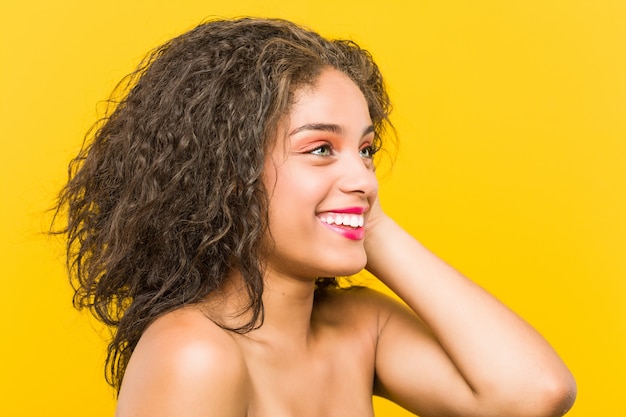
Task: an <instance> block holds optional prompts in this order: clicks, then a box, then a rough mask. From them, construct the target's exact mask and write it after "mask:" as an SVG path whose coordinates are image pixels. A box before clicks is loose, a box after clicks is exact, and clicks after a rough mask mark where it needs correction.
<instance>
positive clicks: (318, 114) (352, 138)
mask: <svg viewBox="0 0 626 417" xmlns="http://www.w3.org/2000/svg"><path fill="white" fill-rule="evenodd" d="M283 127H284V135H280V136H279V138H278V140H277V141H276V145H275V147H274V150H273V151H272V154H271V155H270V157H268V160H267V162H266V169H265V182H266V186H267V187H268V190H269V191H270V231H271V239H272V242H273V244H274V251H273V252H272V255H271V256H269V257H268V259H267V274H266V288H265V292H264V294H263V301H264V306H265V321H264V324H263V326H262V327H260V328H259V329H257V330H254V331H251V332H249V333H247V334H243V335H239V334H235V333H233V332H229V331H227V330H223V329H222V328H220V327H219V326H218V325H217V324H215V322H219V323H223V324H227V325H230V326H234V325H237V324H238V323H241V322H244V321H245V320H246V319H247V317H245V316H241V315H239V314H238V313H239V312H240V311H241V308H242V307H243V306H244V305H245V301H246V300H245V299H244V298H243V295H242V294H243V292H242V291H241V288H242V284H241V278H240V276H239V275H238V273H237V271H233V272H232V274H231V275H230V276H229V277H228V280H227V284H226V285H225V286H224V288H222V290H221V291H220V292H219V293H215V294H211V295H210V296H209V297H207V299H206V302H205V303H203V304H202V305H196V306H188V307H184V308H181V309H179V310H177V311H174V312H171V313H169V314H166V315H164V316H162V317H161V318H159V319H158V320H156V321H155V322H154V323H153V324H152V325H151V326H150V327H149V328H148V329H147V330H146V331H145V333H144V335H143V336H142V338H141V340H140V342H139V344H138V345H137V347H136V349H135V351H134V353H133V356H132V358H131V360H130V363H129V365H128V368H127V370H126V374H125V376H124V381H123V384H122V388H121V391H120V396H119V401H118V408H117V413H116V415H117V416H118V417H139V416H142V417H148V416H150V417H174V416H176V417H209V416H220V417H334V416H337V417H339V416H345V417H354V416H359V417H368V416H373V415H374V414H373V409H372V402H371V396H372V394H375V395H381V396H384V397H387V398H389V399H391V400H392V401H395V402H397V403H398V404H400V405H402V406H403V407H405V408H407V409H408V410H410V411H412V412H414V413H416V414H419V415H420V416H422V417H426V416H464V417H468V416H500V417H502V416H507V417H515V416H523V417H539V416H561V415H563V414H565V412H566V411H567V410H568V409H569V408H570V407H571V405H572V403H573V401H574V398H575V392H576V387H575V382H574V380H573V377H572V375H571V374H570V372H569V371H568V369H567V368H566V366H565V365H564V364H563V362H562V361H561V360H560V359H559V357H558V356H557V354H556V353H555V352H554V351H553V349H552V348H551V347H550V346H549V344H548V343H547V342H546V341H545V340H544V339H543V338H542V337H541V336H540V335H539V334H538V333H537V332H536V331H535V330H533V329H532V327H530V326H529V325H528V324H527V323H525V322H524V321H523V320H522V319H520V318H519V317H518V316H517V315H515V314H514V313H513V312H511V311H510V310H509V309H508V308H506V307H505V306H504V305H502V304H501V303H500V302H498V301H497V300H496V299H494V298H493V297H492V296H490V295H489V294H488V293H487V292H485V291H484V290H483V289H481V288H480V287H478V286H477V285H475V284H474V283H473V282H471V281H470V280H468V279H467V278H465V277H463V276H462V275H461V274H459V273H458V272H456V271H455V270H454V269H452V268H450V267H449V266H447V265H446V264H445V263H443V262H442V261H441V260H439V259H438V258H437V257H436V256H434V255H433V254H431V253H430V252H429V251H428V250H426V249H425V248H424V247H423V246H422V245H421V244H420V243H419V242H418V241H416V240H415V239H414V238H413V237H412V236H410V235H409V234H408V233H406V232H405V231H404V230H403V229H402V228H401V227H400V226H398V225H397V224H396V223H395V222H394V221H393V220H392V219H391V218H389V217H388V216H387V215H386V214H385V213H384V212H383V210H382V209H381V208H380V205H379V204H378V200H377V190H378V185H377V181H376V177H375V175H374V166H373V163H372V159H371V155H372V152H373V151H374V150H373V149H372V147H371V145H372V141H373V139H374V136H373V135H374V133H373V130H372V122H371V120H370V117H369V113H368V110H367V103H366V102H365V99H364V97H363V95H362V94H361V92H360V90H359V89H358V87H357V86H356V85H355V84H354V83H353V82H352V81H351V80H350V79H349V78H348V77H347V76H345V75H344V74H343V73H341V72H338V71H336V70H332V69H328V70H325V71H324V72H323V73H322V74H321V75H320V77H319V79H318V81H317V83H316V84H315V85H314V86H313V87H308V88H304V89H301V90H299V91H297V92H296V100H295V104H294V106H293V109H292V111H291V113H290V114H289V117H288V118H286V120H285V122H284V126H283ZM343 209H350V210H351V211H357V212H358V210H359V209H363V210H365V213H364V216H365V226H364V227H365V237H364V239H362V238H358V237H355V236H354V235H352V234H344V233H342V231H341V228H333V227H328V225H327V224H325V223H327V222H325V221H324V220H323V219H326V218H327V217H328V216H336V215H337V213H336V212H337V211H341V210H343ZM269 238H270V237H268V239H269ZM363 267H366V268H367V269H368V270H369V271H371V272H372V273H373V274H374V275H376V276H377V277H378V278H379V279H380V280H381V281H382V282H384V283H385V284H386V285H387V286H389V287H390V288H391V289H392V290H393V291H394V292H395V293H396V294H397V295H398V296H400V298H401V299H402V300H403V301H404V302H405V303H406V305H404V304H401V303H399V302H397V301H395V300H393V299H392V298H390V297H388V296H385V295H383V294H380V293H377V292H375V291H373V290H371V289H366V288H352V289H347V290H331V291H329V293H328V294H327V295H326V296H324V297H321V298H316V299H314V289H315V286H314V279H315V277H319V276H340V275H347V274H353V273H356V272H358V271H359V270H361V269H362V268H363ZM407 306H408V307H407Z"/></svg>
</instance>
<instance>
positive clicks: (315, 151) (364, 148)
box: [308, 144, 378, 159]
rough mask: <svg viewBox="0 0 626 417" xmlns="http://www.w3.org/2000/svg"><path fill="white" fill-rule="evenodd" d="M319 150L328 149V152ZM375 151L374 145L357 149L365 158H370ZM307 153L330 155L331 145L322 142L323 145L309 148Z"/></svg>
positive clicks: (376, 150)
mask: <svg viewBox="0 0 626 417" xmlns="http://www.w3.org/2000/svg"><path fill="white" fill-rule="evenodd" d="M320 150H325V151H328V154H324V155H322V154H320V153H319V152H318V151H320ZM363 151H367V152H368V155H362V153H363ZM376 152H378V147H376V146H374V145H368V146H365V147H363V148H361V149H360V150H359V153H361V156H363V157H364V158H367V159H372V158H373V157H374V155H375V154H376ZM308 153H310V154H313V155H318V156H330V155H331V154H332V147H331V146H330V145H329V144H324V145H320V146H317V147H315V148H313V149H311V150H310V151H308Z"/></svg>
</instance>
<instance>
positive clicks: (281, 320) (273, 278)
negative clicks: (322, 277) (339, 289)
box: [207, 270, 315, 344]
mask: <svg viewBox="0 0 626 417" xmlns="http://www.w3.org/2000/svg"><path fill="white" fill-rule="evenodd" d="M314 292H315V282H314V280H313V279H310V280H306V279H295V278H293V277H288V276H284V275H282V274H280V273H276V272H275V271H271V270H268V271H267V275H266V279H265V285H264V291H263V308H264V319H263V325H262V326H261V327H259V328H258V329H255V330H253V331H251V332H250V333H248V334H247V335H248V337H250V338H251V339H254V340H258V341H261V342H269V343H276V342H280V343H285V342H286V341H289V342H290V344H291V343H297V344H306V343H307V341H308V338H309V336H310V333H311V319H312V314H313V296H314ZM246 305H247V296H246V291H245V289H244V285H243V280H242V278H241V275H240V274H239V273H238V272H237V273H233V274H231V276H230V277H229V278H228V279H227V281H226V283H225V285H224V286H223V288H222V290H221V291H220V293H219V294H214V295H213V296H212V297H210V298H209V300H208V302H207V307H208V313H209V315H210V316H211V317H213V318H215V319H216V321H218V322H220V323H222V324H225V325H226V326H227V327H232V328H235V327H239V326H241V325H243V324H245V323H246V322H247V321H248V320H250V318H251V315H250V314H248V313H246V314H241V312H242V311H243V310H244V309H245V306H246Z"/></svg>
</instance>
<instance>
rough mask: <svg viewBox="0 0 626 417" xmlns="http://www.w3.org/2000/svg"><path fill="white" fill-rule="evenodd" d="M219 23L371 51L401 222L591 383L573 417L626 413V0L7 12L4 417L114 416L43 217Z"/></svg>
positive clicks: (120, 3)
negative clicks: (385, 106)
mask: <svg viewBox="0 0 626 417" xmlns="http://www.w3.org/2000/svg"><path fill="white" fill-rule="evenodd" d="M229 3H233V4H236V5H228V4H229ZM96 4H98V6H96ZM210 15H219V16H237V15H264V16H276V17H285V18H289V19H292V20H295V21H297V22H300V23H304V24H307V25H309V26H311V27H313V28H315V29H317V30H319V31H321V32H322V33H324V34H326V35H330V36H341V37H352V38H354V39H356V40H358V41H360V43H362V44H363V45H364V46H366V47H367V48H369V49H370V50H371V51H372V53H373V54H374V56H375V57H376V58H377V59H378V61H379V63H380V65H381V67H382V70H383V72H384V73H385V74H386V76H387V79H388V84H389V86H390V89H391V94H392V96H393V100H394V103H395V108H396V111H395V113H394V121H395V124H396V126H397V128H398V132H399V138H400V150H399V154H398V158H397V161H396V164H395V166H394V168H393V170H392V171H391V172H390V173H388V174H385V176H384V178H382V187H383V190H382V196H383V201H384V203H385V206H386V207H387V210H388V211H389V212H391V213H392V214H393V215H395V217H396V218H397V219H398V220H399V222H400V223H401V224H403V225H404V226H406V227H407V228H408V229H409V230H410V231H411V232H412V233H413V234H414V235H415V236H416V237H418V238H419V239H421V240H422V241H423V242H424V243H426V244H427V245H428V246H430V247H431V248H432V249H434V250H435V251H436V252H437V253H439V254H440V255H441V256H443V257H444V258H445V259H447V260H448V261H449V262H451V263H452V264H454V265H455V266H457V267H458V268H459V269H461V270H462V271H463V272H465V273H467V274H468V275H470V276H471V277H473V278H474V279H475V280H477V281H478V282H480V283H481V284H482V285H484V286H485V287H487V288H488V289H490V290H491V291H492V292H494V293H495V294H496V295H498V296H499V297H500V298H501V299H503V300H504V301H505V302H506V303H508V304H509V305H510V306H512V307H513V308H514V309H515V310H517V311H518V312H520V314H522V315H523V316H524V317H526V318H527V319H528V320H530V321H531V322H532V323H534V324H535V325H536V327H537V328H538V329H539V330H540V331H541V332H542V333H543V334H544V335H545V336H546V337H547V338H548V339H549V340H550V341H551V342H552V343H553V345H554V346H555V347H556V349H557V350H558V351H559V352H560V353H561V354H562V356H563V358H564V359H565V360H566V362H567V363H568V364H569V365H570V367H571V369H572V370H573V372H574V374H575V375H576V377H577V380H578V384H579V398H578V401H577V404H576V405H575V407H574V409H573V411H572V412H571V413H570V415H571V416H615V415H618V413H620V412H623V404H622V403H623V401H620V399H621V398H623V392H624V378H625V377H626V306H625V305H626V303H625V298H626V250H625V249H626V3H625V2H623V1H603V0H598V1H588V0H561V1H544V0H528V1H521V0H520V1H518V0H511V1H495V0H494V1H486V0H477V1H452V0H444V1H435V0H433V1H407V0H398V1H394V0H387V1H386V2H379V1H376V2H375V1H368V0H359V1H356V0H355V1H353V0H344V1H337V0H316V1H309V0H300V1H288V0H263V1H256V2H255V1H252V0H237V1H233V2H228V1H215V0H213V1H212V0H196V1H194V0H178V1H171V0H144V1H132V0H109V1H106V2H105V1H102V2H92V1H80V0H75V1H70V0H65V1H49V0H37V1H34V0H31V1H29V0H4V1H3V2H2V4H1V5H0V39H1V41H0V54H1V55H0V83H1V84H0V103H1V109H0V138H1V141H2V142H1V144H2V147H1V148H0V158H1V160H0V169H1V170H2V173H1V174H2V175H1V181H2V182H1V185H2V188H1V199H2V204H0V214H1V219H2V223H1V224H2V235H1V236H2V242H1V243H0V245H2V248H1V252H0V256H1V259H2V263H1V269H0V279H1V281H2V287H1V294H2V297H1V298H2V302H1V303H0V309H1V310H0V324H1V332H0V334H1V337H2V339H1V342H0V353H1V355H0V357H1V358H2V371H1V372H0V375H1V377H0V397H1V398H2V401H1V402H0V415H4V416H12V417H19V416H36V415H47V416H57V415H58V416H65V417H72V416H77V417H78V416H86V415H89V416H94V417H98V416H111V415H112V411H113V408H114V402H113V399H112V398H113V395H112V393H111V391H110V390H108V388H107V386H106V385H105V384H104V382H103V380H102V377H101V375H102V370H101V369H102V360H103V356H104V353H103V352H104V343H103V341H102V339H101V338H100V336H99V335H98V333H97V332H96V330H94V325H93V323H92V322H90V321H89V320H87V318H86V317H84V316H82V315H80V314H78V313H76V312H75V311H73V310H72V308H71V305H70V296H71V292H70V289H69V288H68V284H67V283H66V279H65V277H64V270H63V264H62V246H61V244H60V243H59V242H54V241H50V240H49V239H47V238H44V237H42V236H41V235H39V232H40V231H41V230H44V229H45V227H46V222H47V218H46V217H45V216H42V213H43V212H44V211H45V209H46V208H47V207H48V206H49V205H50V204H51V203H52V201H53V196H54V193H55V190H56V189H57V188H58V187H59V186H60V185H61V184H62V183H63V180H64V178H65V172H66V168H65V167H66V163H67V161H68V159H69V158H70V156H71V155H73V154H74V153H75V152H76V150H77V149H78V147H79V145H80V143H81V140H82V135H83V132H84V131H85V130H86V129H87V127H88V126H89V125H90V124H91V123H92V122H93V121H94V119H95V114H96V112H95V110H96V103H97V102H98V101H100V100H102V99H104V98H106V97H107V95H108V93H109V91H110V90H111V89H112V87H113V86H114V84H115V83H116V81H118V80H119V79H120V78H121V77H122V76H123V75H125V74H126V73H128V72H129V71H130V70H132V69H133V68H134V66H135V64H136V63H137V62H138V59H139V58H140V57H141V56H142V55H143V54H144V52H146V51H147V50H148V49H150V48H152V47H154V46H156V45H157V44H159V43H161V42H163V41H165V40H167V39H168V38H170V37H172V36H174V35H176V34H178V33H180V32H182V31H184V30H186V29H189V28H191V27H192V26H194V25H195V24H196V23H198V22H199V21H200V20H201V19H203V18H204V17H207V16H210ZM376 407H377V410H378V412H379V414H378V415H379V416H388V417H391V416H396V417H398V416H405V415H408V414H406V413H404V412H403V411H399V410H398V409H396V408H393V407H391V406H389V405H387V404H385V403H382V402H377V403H376Z"/></svg>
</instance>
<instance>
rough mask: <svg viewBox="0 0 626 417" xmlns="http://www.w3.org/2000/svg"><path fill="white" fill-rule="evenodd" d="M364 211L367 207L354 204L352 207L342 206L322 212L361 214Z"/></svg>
mask: <svg viewBox="0 0 626 417" xmlns="http://www.w3.org/2000/svg"><path fill="white" fill-rule="evenodd" d="M366 211H367V207H360V206H354V207H344V208H339V209H333V210H325V211H324V212H326V213H341V214H363V213H365V212H366Z"/></svg>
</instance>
